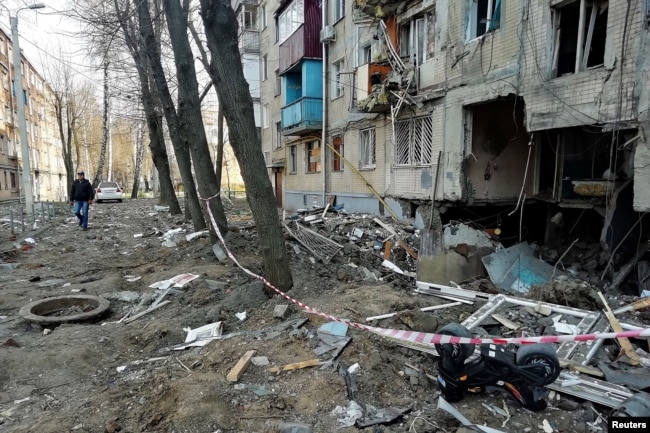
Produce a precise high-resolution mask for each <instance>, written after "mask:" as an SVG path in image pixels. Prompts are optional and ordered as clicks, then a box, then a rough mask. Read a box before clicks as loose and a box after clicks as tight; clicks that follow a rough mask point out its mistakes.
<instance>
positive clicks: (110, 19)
mask: <svg viewBox="0 0 650 433" xmlns="http://www.w3.org/2000/svg"><path fill="white" fill-rule="evenodd" d="M71 2H72V3H73V4H74V8H73V9H72V11H73V12H72V15H74V17H75V18H76V19H78V20H80V21H81V22H83V23H85V24H86V30H85V31H84V32H82V33H81V36H83V37H85V38H87V39H89V41H90V42H89V43H90V47H91V48H90V52H91V53H92V54H94V55H95V56H96V57H100V58H102V59H104V60H108V59H110V65H111V70H112V71H114V72H115V73H121V74H122V75H123V76H127V77H129V78H130V79H128V80H125V79H123V78H124V77H121V79H120V80H113V82H112V83H111V88H110V89H109V91H105V95H106V96H109V93H111V92H112V93H113V94H119V93H124V94H136V95H139V96H140V98H141V100H142V104H143V109H144V113H145V119H146V123H147V129H148V132H149V141H148V144H149V149H150V154H151V158H152V162H153V165H154V166H155V167H156V171H157V172H158V180H159V187H160V203H161V204H167V205H169V208H170V213H171V214H173V215H175V214H181V213H182V211H181V207H180V204H179V202H178V199H177V197H176V193H175V188H174V184H173V182H172V180H171V169H170V163H169V156H168V154H167V148H166V146H165V140H164V133H163V123H164V122H163V120H162V108H161V107H160V103H159V100H158V99H157V98H156V95H155V94H152V88H155V86H153V81H152V80H151V78H150V74H149V71H148V68H149V66H148V61H147V56H146V53H144V52H143V51H142V44H141V43H140V41H139V39H140V38H139V33H138V26H137V14H136V15H135V18H134V10H135V9H134V5H133V4H132V2H131V1H130V0H119V1H115V2H113V1H111V0H71ZM118 5H119V6H118ZM118 7H119V8H122V10H124V11H128V13H126V16H128V18H129V19H130V20H131V24H133V23H135V25H131V26H130V27H129V29H130V30H131V31H132V32H133V33H132V34H128V33H127V32H126V31H124V32H123V33H124V34H122V31H123V27H122V23H121V22H120V19H119V18H120V15H119V14H118V13H117V11H119V10H120V9H117V11H116V8H118ZM127 36H132V37H131V38H130V39H129V38H128V37H127ZM130 41H131V42H134V43H133V44H130V43H129V42H130ZM125 46H126V47H127V48H128V49H127V50H125V49H124V47H125ZM107 47H110V48H111V49H110V50H109V49H108V48H107ZM132 48H136V51H133V49H132ZM125 52H126V53H128V54H130V55H131V57H132V58H133V59H134V60H135V62H133V63H131V62H126V61H125V58H124V55H123V53H125ZM139 59H144V60H143V61H144V64H143V61H138V60H139ZM134 65H135V67H134ZM138 66H142V68H144V69H138ZM134 72H135V73H136V74H135V79H133V78H132V77H133V73H134ZM129 74H130V76H129ZM143 77H144V79H143ZM125 83H126V84H132V85H133V86H134V87H132V88H130V89H119V88H118V86H121V85H124V84H125ZM102 171H103V169H102Z"/></svg>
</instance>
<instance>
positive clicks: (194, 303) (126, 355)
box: [0, 200, 606, 433]
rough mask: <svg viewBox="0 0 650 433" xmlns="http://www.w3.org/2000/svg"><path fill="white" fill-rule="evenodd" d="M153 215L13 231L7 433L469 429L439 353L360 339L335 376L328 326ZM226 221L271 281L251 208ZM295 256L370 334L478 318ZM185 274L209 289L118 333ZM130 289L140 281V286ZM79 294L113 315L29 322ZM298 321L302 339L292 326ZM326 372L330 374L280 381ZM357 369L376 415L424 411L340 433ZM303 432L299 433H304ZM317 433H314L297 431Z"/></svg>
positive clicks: (314, 295)
mask: <svg viewBox="0 0 650 433" xmlns="http://www.w3.org/2000/svg"><path fill="white" fill-rule="evenodd" d="M154 204H155V203H154V201H151V200H126V201H125V202H124V203H102V204H96V205H93V206H92V209H91V214H90V226H91V228H90V230H88V231H81V230H80V229H79V227H78V226H77V224H76V219H75V218H74V217H73V216H72V215H71V214H65V215H59V216H57V217H55V218H54V220H53V221H52V222H48V223H44V224H41V226H40V227H39V228H38V229H37V230H36V231H28V232H24V233H19V234H18V236H17V237H16V239H15V240H12V239H10V236H9V235H10V234H9V232H8V230H4V231H3V232H0V251H3V252H4V253H2V256H0V258H1V259H2V261H3V262H4V263H17V264H19V265H18V266H17V267H16V268H15V269H2V270H1V271H0V287H1V289H0V294H1V296H0V344H2V347H0V430H1V431H7V432H39V433H48V432H80V433H81V432H97V433H101V432H111V433H112V432H115V431H121V432H179V433H180V432H222V433H226V432H247V433H271V432H280V431H283V432H296V433H302V432H307V431H309V430H308V429H307V427H306V426H311V428H312V429H313V430H312V431H313V432H316V433H320V432H335V431H340V432H342V433H347V432H357V431H361V432H373V433H377V432H385V433H388V432H416V433H424V432H431V433H433V432H463V431H465V430H464V429H463V428H462V427H460V425H459V423H458V421H456V420H455V419H454V418H453V417H451V416H450V415H448V414H447V413H446V412H443V411H442V410H438V409H436V406H437V402H438V398H437V397H438V395H439V392H438V389H437V386H436V383H435V380H434V379H432V378H434V377H435V375H436V365H435V359H434V358H433V357H432V356H431V355H429V354H426V353H422V352H419V351H415V350H413V349H409V348H405V347H402V346H399V345H397V344H395V343H394V342H392V341H388V340H385V339H382V338H380V337H378V336H375V335H373V334H370V333H368V332H364V331H360V330H356V329H352V328H350V329H349V330H348V332H347V335H348V336H349V337H351V342H350V343H349V344H348V345H347V347H346V348H345V349H344V350H343V351H342V353H341V354H340V356H339V357H338V358H337V359H336V361H335V362H334V363H328V362H327V361H328V360H331V357H332V353H331V352H330V353H326V354H324V355H321V356H319V357H318V356H316V354H315V353H314V349H315V348H316V347H317V346H318V344H319V338H318V335H317V330H318V328H319V327H320V326H321V325H323V324H324V323H326V322H327V320H326V319H324V318H322V317H320V316H317V315H314V314H307V313H305V312H304V311H301V310H300V309H299V308H298V307H296V306H291V307H290V309H289V315H288V316H287V317H286V318H284V319H280V318H275V317H274V308H275V306H276V305H286V304H287V302H286V301H285V300H283V299H281V298H279V297H277V296H276V297H274V298H272V299H268V298H266V296H265V295H264V294H263V292H262V289H261V285H260V284H261V283H259V282H258V281H255V280H254V279H253V278H251V277H249V276H247V275H245V274H244V273H243V272H242V271H241V269H239V268H237V267H235V266H233V265H232V263H226V264H222V263H219V262H218V260H217V259H216V257H215V254H214V253H213V250H212V245H211V244H210V242H209V239H207V238H198V239H194V240H192V241H189V242H188V241H186V240H184V235H185V234H189V233H191V232H192V231H191V229H190V227H189V225H187V224H186V223H185V222H184V221H183V219H182V218H181V217H178V216H176V217H172V216H169V215H168V214H167V213H165V212H156V211H154ZM227 208H228V215H229V221H230V223H231V224H232V226H233V227H238V229H237V230H236V231H232V230H231V231H230V232H229V233H228V235H227V245H228V246H229V247H230V248H231V249H232V251H233V253H234V254H235V255H236V256H237V257H238V258H239V259H240V260H241V263H242V264H243V265H244V266H247V267H249V268H250V269H251V270H253V271H255V272H259V271H260V269H261V257H260V253H259V250H258V242H257V237H256V233H255V230H254V228H253V229H251V228H250V227H251V226H253V221H252V218H251V216H250V212H249V211H248V210H247V208H246V206H245V204H242V203H236V204H235V205H234V206H231V205H227ZM175 228H182V229H183V233H182V236H183V238H180V237H177V239H176V242H177V246H175V247H165V246H162V239H161V238H160V237H158V236H156V235H151V236H149V235H150V234H152V233H154V232H156V231H160V232H167V231H168V230H171V229H175ZM139 234H142V236H141V237H140V236H138V237H134V235H139ZM27 237H32V238H33V239H34V240H35V242H36V243H35V244H34V245H28V246H21V250H19V251H18V252H17V251H16V250H15V247H14V245H15V244H20V243H21V241H23V240H24V239H25V238H27ZM294 245H297V243H296V242H289V241H288V251H290V255H291V264H292V271H293V278H294V283H295V285H294V288H293V289H292V290H291V292H290V294H291V295H292V296H294V297H295V298H297V299H298V300H300V301H302V302H304V303H305V304H308V305H310V306H313V307H315V308H318V309H320V310H322V311H326V312H329V313H331V314H333V315H336V316H339V317H344V318H348V319H351V320H353V321H356V322H360V323H363V322H364V321H365V318H366V317H368V316H374V315H379V314H384V313H389V312H395V311H404V310H411V313H409V314H406V316H407V317H406V318H405V315H398V316H396V317H393V318H389V319H385V320H382V321H380V322H376V323H377V324H378V325H379V326H382V327H390V328H400V329H407V327H406V325H405V323H410V321H409V320H406V319H408V317H410V318H411V321H412V320H415V326H416V327H417V328H418V330H422V331H434V330H435V329H436V328H437V327H439V326H441V325H443V324H445V323H448V322H459V321H461V320H462V319H463V318H464V317H466V316H467V314H469V313H470V312H472V311H474V310H475V309H476V307H475V306H474V307H470V306H463V307H455V308H453V309H444V310H438V311H434V312H431V313H427V314H426V315H425V316H426V317H422V315H419V314H417V313H413V312H412V310H414V309H416V308H419V307H425V306H431V305H436V304H442V303H447V302H448V301H444V300H441V299H437V298H434V297H431V296H425V295H417V294H413V292H412V289H413V287H414V283H413V282H408V281H404V280H393V281H389V282H387V281H382V280H381V279H380V280H379V281H372V280H369V279H368V278H367V276H366V275H364V273H363V272H361V271H360V270H359V268H355V267H353V266H350V264H349V262H356V263H355V264H356V265H359V261H360V262H363V261H364V259H363V256H364V255H371V254H373V253H372V252H359V251H358V249H356V250H355V248H353V247H346V249H345V253H346V254H342V255H341V256H339V257H336V258H335V259H334V260H332V261H331V262H330V263H329V264H322V263H321V262H318V261H315V263H313V262H312V260H311V259H310V256H309V254H308V253H307V252H306V251H305V250H304V249H303V250H301V251H299V252H297V251H296V250H295V249H294V247H293V246H294ZM352 258H354V260H353V259H352ZM365 260H366V262H367V263H368V266H370V264H373V263H374V264H376V263H381V258H379V257H372V258H366V259H365ZM375 269H378V267H377V268H375ZM186 272H191V273H194V274H197V275H199V278H197V279H195V280H194V281H192V282H191V283H189V284H187V285H185V286H184V287H182V288H180V289H174V290H172V291H171V292H170V293H169V295H168V297H167V298H166V299H169V300H170V301H171V302H170V303H169V304H167V305H165V306H163V307H161V308H159V309H157V310H155V311H153V312H151V313H149V314H147V315H144V316H142V317H140V318H139V319H137V320H134V321H132V322H130V323H125V322H121V323H120V322H119V321H120V319H121V318H123V317H124V315H125V314H126V313H127V312H128V311H129V310H130V309H132V308H134V307H136V306H137V305H138V304H139V303H140V302H141V301H142V300H143V299H144V301H143V303H144V304H145V305H146V303H147V302H151V301H153V299H155V298H156V297H157V296H158V295H159V294H160V291H156V290H155V289H151V288H149V285H150V284H152V283H155V282H157V281H161V280H166V279H169V278H171V277H173V276H175V275H178V274H182V273H186ZM131 277H141V278H140V279H137V280H136V281H129V279H133V278H131ZM53 280H54V281H53ZM76 292H82V293H85V294H89V295H97V296H102V297H106V298H107V299H109V300H110V308H109V310H108V312H107V313H106V314H105V315H103V316H102V317H100V318H99V319H97V320H93V321H88V322H82V323H71V324H62V325H60V326H56V327H53V326H45V327H44V326H41V325H39V324H36V323H32V322H29V321H27V320H25V319H23V318H22V317H21V316H20V315H19V310H20V308H21V307H22V306H24V305H26V304H28V303H29V302H31V301H35V300H39V299H43V298H46V297H52V296H59V295H66V294H67V295H69V294H73V293H76ZM124 292H127V294H125V293H124ZM242 312H246V314H247V318H246V319H245V320H243V321H241V320H240V319H238V318H237V317H236V314H237V313H242ZM413 317H415V319H413ZM297 319H306V321H304V323H302V322H303V320H300V321H297ZM290 320H294V322H291V324H290V325H294V326H290V325H287V326H288V327H283V326H279V325H282V324H283V323H285V322H286V321H290ZM217 321H222V322H223V327H224V328H223V335H224V336H231V337H230V338H224V339H220V340H216V341H212V342H210V343H209V344H208V345H206V346H204V347H194V348H187V349H184V350H170V348H171V347H172V346H175V345H178V344H180V343H182V342H183V341H184V340H185V336H186V331H184V329H185V328H197V327H199V326H203V325H205V324H208V323H212V322H217ZM296 322H297V323H296ZM301 323H302V324H301ZM297 324H301V325H300V326H297ZM283 328H284V329H283ZM423 328H430V329H423ZM250 350H255V351H256V353H255V356H259V357H266V358H268V361H269V364H270V365H268V366H264V365H250V366H249V367H248V369H247V370H246V371H245V372H244V374H243V375H242V377H241V379H240V380H239V381H238V382H236V383H235V382H229V381H227V379H226V375H227V374H228V372H229V371H230V370H231V369H232V368H233V367H234V366H235V364H236V363H237V361H238V360H239V359H240V358H241V357H242V356H243V355H244V354H245V353H246V352H247V351H250ZM314 358H318V359H319V360H320V361H321V362H322V363H323V364H322V365H319V366H313V367H308V368H303V369H297V370H293V371H280V372H270V371H269V368H270V367H278V366H283V365H285V364H289V363H295V362H300V361H306V360H310V359H314ZM356 363H358V364H359V369H358V371H356V372H355V373H352V374H351V375H350V376H352V377H353V378H354V382H355V384H356V387H355V388H356V389H355V390H354V389H353V391H355V395H354V396H353V397H354V398H355V400H356V402H357V403H359V404H360V405H361V406H362V407H363V408H364V412H365V413H367V412H368V411H370V410H371V409H372V407H374V408H377V409H387V408H396V407H399V408H404V407H408V408H410V411H408V412H407V413H406V414H405V415H403V416H401V417H399V418H398V419H397V420H395V421H393V422H392V423H389V424H380V425H374V426H370V427H365V428H357V427H343V428H339V423H338V421H337V418H342V417H343V415H336V414H334V413H333V411H334V410H335V409H336V408H337V407H339V406H340V407H346V406H348V403H349V401H350V399H349V395H348V387H346V378H345V374H340V373H339V372H340V371H343V372H344V371H345V370H346V369H347V368H348V367H350V366H352V365H354V364H356ZM256 392H257V393H256ZM258 394H262V395H258ZM484 404H486V405H494V406H497V407H499V408H504V407H507V410H508V412H509V414H510V419H509V420H508V421H507V423H505V424H504V421H506V419H505V418H504V417H500V416H498V415H497V416H495V415H492V414H491V413H490V412H489V411H488V410H487V409H486V408H485V406H484ZM455 406H456V408H457V409H459V410H460V411H461V412H462V413H463V414H464V415H465V416H466V417H467V418H469V419H470V420H471V421H472V422H475V423H477V424H485V425H488V426H490V427H493V428H496V429H499V430H502V431H506V432H518V433H519V432H539V431H544V430H543V428H542V423H543V421H544V420H547V421H548V422H549V424H550V425H551V426H552V427H553V428H554V429H555V430H554V431H557V432H586V431H598V430H596V429H594V428H592V427H590V426H589V425H588V423H593V422H594V421H595V419H596V417H597V415H596V413H597V412H598V413H603V411H604V409H603V408H594V407H592V405H591V403H588V402H583V401H578V400H573V399H571V398H570V397H566V396H562V397H561V398H560V399H559V400H553V401H552V402H551V404H550V405H549V407H548V408H547V409H546V410H544V411H542V412H537V413H535V412H531V411H529V410H527V409H524V408H521V407H520V406H518V405H517V404H516V403H515V402H514V401H513V400H512V399H511V398H510V397H509V396H508V395H507V394H506V393H500V392H495V393H492V394H485V395H481V396H468V397H466V398H465V399H464V400H463V401H461V402H460V403H457V404H455ZM594 409H595V410H594ZM283 423H284V424H283ZM289 423H297V424H294V425H293V426H294V428H293V429H291V426H292V424H289ZM303 424H304V425H305V426H304V429H299V428H298V427H297V426H298V425H303ZM600 427H601V429H603V430H601V431H604V430H606V427H604V428H603V425H602V424H600ZM281 428H282V429H283V430H281Z"/></svg>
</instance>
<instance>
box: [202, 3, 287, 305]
mask: <svg viewBox="0 0 650 433" xmlns="http://www.w3.org/2000/svg"><path fill="white" fill-rule="evenodd" d="M201 17H202V19H203V25H204V27H205V33H206V36H207V40H208V48H209V50H210V54H211V57H212V58H211V63H210V66H211V69H213V71H214V78H215V79H216V80H215V81H214V84H215V88H216V89H217V92H218V93H219V100H220V101H221V102H222V104H223V106H222V107H220V109H222V110H223V112H224V116H225V118H226V123H227V124H228V132H229V137H230V143H231V145H232V148H233V150H234V152H235V156H236V157H237V160H238V161H239V165H240V167H241V171H242V177H243V178H244V183H245V184H246V197H247V199H248V203H249V205H250V208H251V211H252V213H253V219H254V220H255V224H256V226H257V232H258V234H259V239H260V244H261V248H262V256H263V258H264V273H265V274H266V276H267V278H268V279H269V281H271V283H272V284H273V285H275V287H277V288H278V289H280V290H284V291H286V290H289V289H290V288H291V286H292V284H293V283H292V277H291V270H290V268H289V260H288V257H287V252H286V248H285V242H284V236H283V233H282V226H281V225H280V219H279V217H278V211H277V208H276V206H275V196H274V194H273V188H272V186H271V181H270V179H269V176H268V174H267V170H266V164H265V162H264V155H263V154H262V146H261V143H260V138H259V136H258V134H257V128H256V127H255V117H254V115H253V100H252V98H251V95H250V92H249V89H248V83H247V82H246V79H245V78H244V72H243V67H242V63H241V54H240V52H239V47H238V45H237V42H238V37H237V36H238V28H237V19H236V17H235V13H234V11H233V9H232V7H231V6H230V0H201ZM267 294H269V291H268V290H267Z"/></svg>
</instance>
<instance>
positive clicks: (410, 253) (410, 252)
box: [397, 239, 418, 260]
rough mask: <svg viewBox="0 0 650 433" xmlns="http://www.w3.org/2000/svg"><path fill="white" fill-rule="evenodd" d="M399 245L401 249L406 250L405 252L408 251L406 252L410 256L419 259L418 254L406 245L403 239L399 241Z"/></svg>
mask: <svg viewBox="0 0 650 433" xmlns="http://www.w3.org/2000/svg"><path fill="white" fill-rule="evenodd" d="M397 243H398V244H399V246H400V247H402V248H404V250H406V252H407V253H408V255H409V256H411V257H413V258H414V259H415V260H417V259H418V253H416V252H415V251H413V250H412V249H411V248H410V247H409V246H408V245H406V242H404V241H403V240H401V239H398V240H397Z"/></svg>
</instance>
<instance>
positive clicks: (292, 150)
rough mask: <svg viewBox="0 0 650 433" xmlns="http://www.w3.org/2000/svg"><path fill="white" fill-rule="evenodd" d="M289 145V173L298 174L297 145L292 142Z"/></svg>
mask: <svg viewBox="0 0 650 433" xmlns="http://www.w3.org/2000/svg"><path fill="white" fill-rule="evenodd" d="M288 147H289V164H288V165H289V174H298V146H297V145H296V144H293V145H291V146H288Z"/></svg>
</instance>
